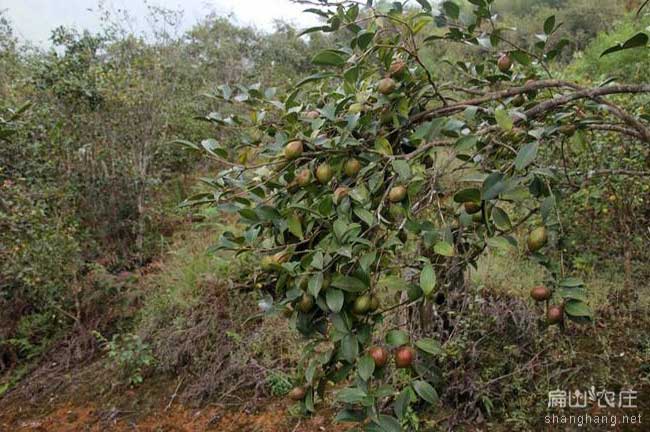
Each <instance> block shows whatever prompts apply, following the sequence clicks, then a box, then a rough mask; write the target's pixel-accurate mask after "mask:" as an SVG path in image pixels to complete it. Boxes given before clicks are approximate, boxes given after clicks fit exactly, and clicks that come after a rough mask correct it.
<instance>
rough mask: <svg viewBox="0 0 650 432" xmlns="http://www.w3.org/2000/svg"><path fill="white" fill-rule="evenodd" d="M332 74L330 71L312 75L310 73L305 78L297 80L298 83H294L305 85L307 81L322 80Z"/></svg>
mask: <svg viewBox="0 0 650 432" xmlns="http://www.w3.org/2000/svg"><path fill="white" fill-rule="evenodd" d="M333 76H334V74H333V73H331V72H319V73H317V74H313V75H310V76H308V77H306V78H303V79H302V80H301V81H300V82H298V84H296V87H301V86H303V85H305V84H307V83H310V82H314V81H320V80H324V79H327V78H331V77H333Z"/></svg>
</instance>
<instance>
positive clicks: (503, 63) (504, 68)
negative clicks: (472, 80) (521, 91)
mask: <svg viewBox="0 0 650 432" xmlns="http://www.w3.org/2000/svg"><path fill="white" fill-rule="evenodd" d="M497 66H498V67H499V70H500V71H501V72H504V73H505V72H508V71H509V70H510V68H511V67H512V60H511V59H510V56H509V55H508V54H503V55H502V56H501V57H499V60H498V61H497Z"/></svg>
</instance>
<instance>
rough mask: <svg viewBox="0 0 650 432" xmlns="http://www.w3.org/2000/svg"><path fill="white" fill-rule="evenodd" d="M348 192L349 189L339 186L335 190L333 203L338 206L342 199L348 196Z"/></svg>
mask: <svg viewBox="0 0 650 432" xmlns="http://www.w3.org/2000/svg"><path fill="white" fill-rule="evenodd" d="M349 192H350V189H348V188H346V187H345V186H339V187H337V188H336V190H335V191H334V203H335V204H338V203H339V202H341V200H342V199H343V198H345V197H346V196H348V193H349Z"/></svg>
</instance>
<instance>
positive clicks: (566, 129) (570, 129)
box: [560, 125, 576, 136]
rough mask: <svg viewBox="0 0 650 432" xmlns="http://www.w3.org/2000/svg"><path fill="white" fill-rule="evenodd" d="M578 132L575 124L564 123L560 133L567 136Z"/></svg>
mask: <svg viewBox="0 0 650 432" xmlns="http://www.w3.org/2000/svg"><path fill="white" fill-rule="evenodd" d="M575 132H576V127H575V125H564V126H561V127H560V133H562V134H564V135H566V136H572V135H573V134H574V133H575Z"/></svg>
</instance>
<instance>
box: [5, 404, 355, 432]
mask: <svg viewBox="0 0 650 432" xmlns="http://www.w3.org/2000/svg"><path fill="white" fill-rule="evenodd" d="M165 408H166V407H161V409H160V411H156V412H152V413H150V414H148V415H145V416H141V415H136V414H137V413H132V412H120V411H119V410H115V409H104V408H99V407H97V406H95V405H93V404H88V405H85V406H76V405H74V404H71V403H70V404H63V405H60V406H58V407H56V408H54V409H53V410H52V411H51V412H49V413H48V414H45V415H36V416H34V417H32V416H30V415H29V414H26V413H24V412H21V411H22V410H21V408H20V407H15V406H14V407H8V409H4V408H3V409H2V412H0V431H2V432H10V431H11V432H13V431H15V432H27V431H37V432H104V431H116V432H123V431H124V432H125V431H142V432H197V431H219V432H285V431H286V432H317V431H327V432H342V431H344V430H346V429H347V428H346V427H345V425H332V424H331V423H330V422H329V421H327V420H326V418H331V417H332V415H331V414H332V413H327V415H319V416H315V417H312V418H309V419H301V418H297V417H293V416H291V415H290V414H289V413H288V405H287V404H286V403H285V402H279V401H274V402H271V403H269V404H268V405H266V406H264V407H262V409H261V410H260V411H259V412H257V413H247V412H244V411H240V412H229V411H227V410H225V409H223V408H220V407H205V408H203V409H194V408H189V407H184V406H182V405H179V404H175V405H173V406H172V407H170V408H169V409H165ZM136 417H137V418H136Z"/></svg>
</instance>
